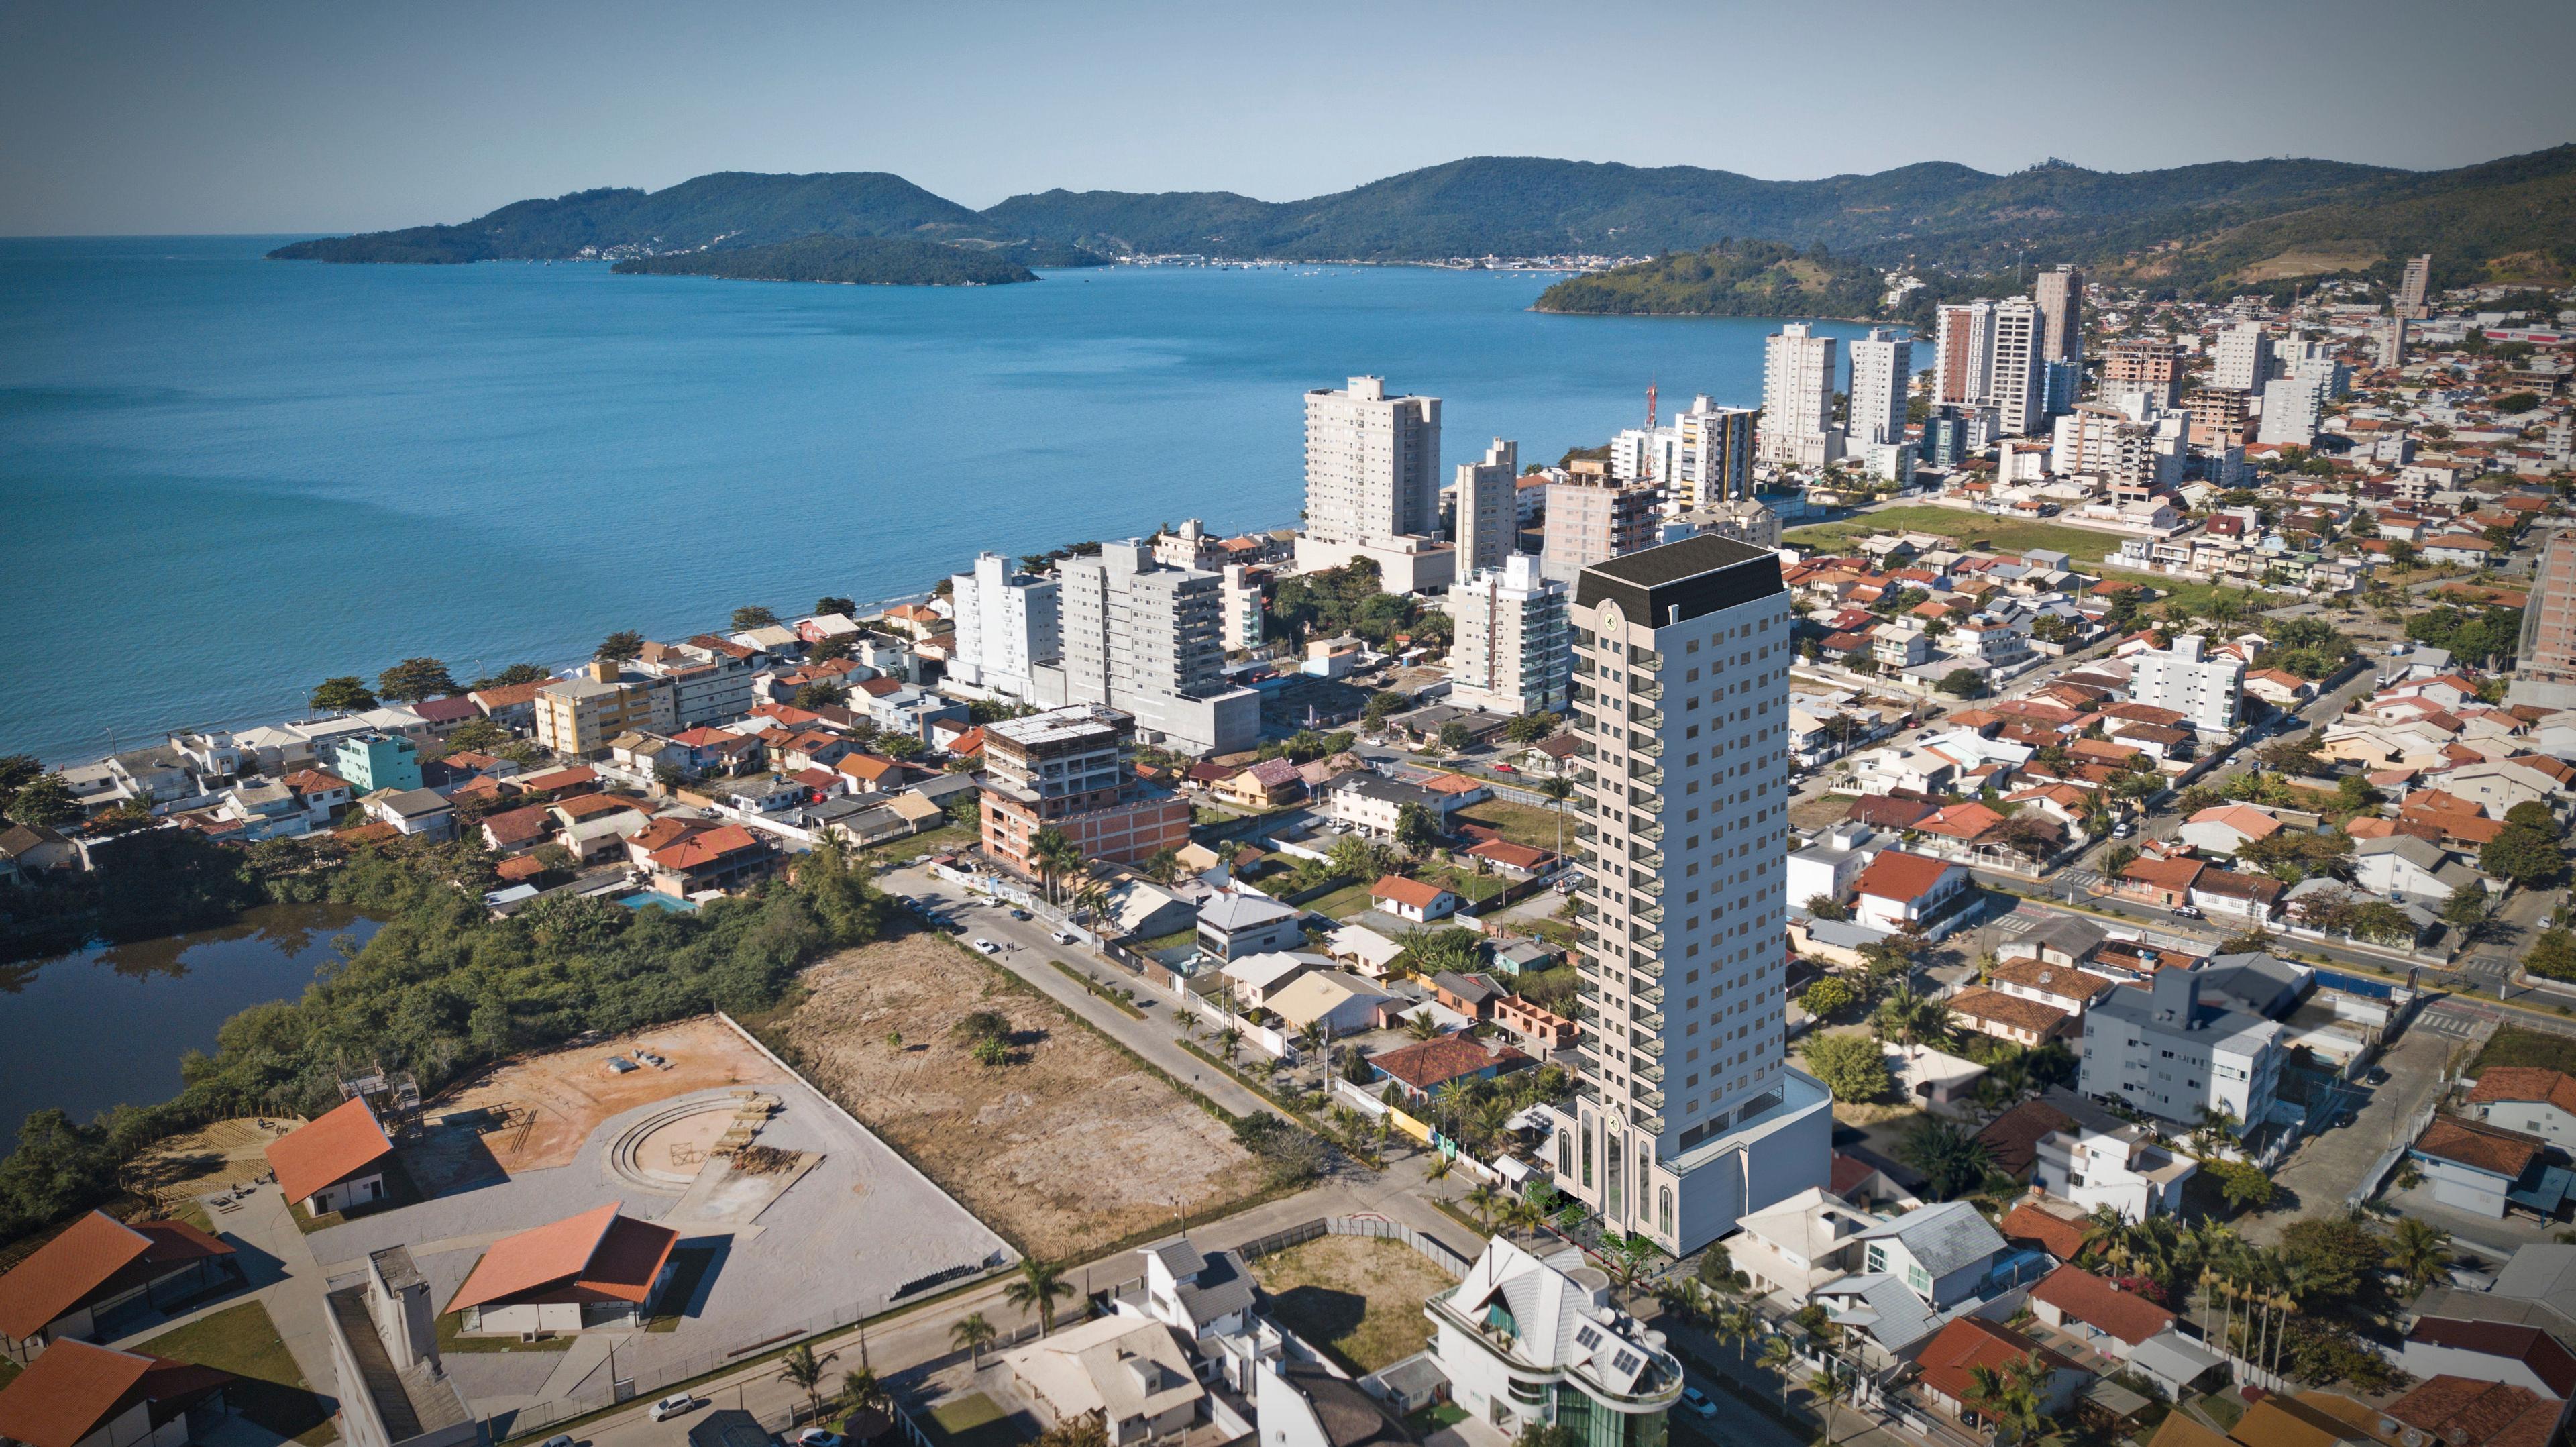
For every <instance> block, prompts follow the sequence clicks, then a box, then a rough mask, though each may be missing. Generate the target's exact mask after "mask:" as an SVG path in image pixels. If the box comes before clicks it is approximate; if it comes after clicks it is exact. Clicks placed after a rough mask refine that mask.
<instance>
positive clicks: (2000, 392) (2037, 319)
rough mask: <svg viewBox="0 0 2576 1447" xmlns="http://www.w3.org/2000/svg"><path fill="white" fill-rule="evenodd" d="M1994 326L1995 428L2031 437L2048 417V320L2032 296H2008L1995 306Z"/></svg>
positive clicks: (1991, 385) (1991, 379) (2006, 433)
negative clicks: (2033, 431) (2046, 351)
mask: <svg viewBox="0 0 2576 1447" xmlns="http://www.w3.org/2000/svg"><path fill="white" fill-rule="evenodd" d="M1993 327H1994V359H1993V363H1992V368H1991V371H1990V372H1989V373H1988V378H1989V380H1988V384H1987V385H1988V387H1989V388H1990V389H1991V396H1990V398H1989V400H1991V401H1992V402H1993V404H1994V407H1995V423H1996V430H1997V431H1999V432H2001V433H2002V434H2003V435H2004V436H2006V437H2027V436H2029V435H2030V434H2031V432H2032V430H2033V429H2035V428H2037V427H2038V426H2039V425H2040V422H2041V420H2042V419H2043V418H2045V417H2046V416H2047V415H2048V358H2047V357H2046V356H2045V355H2044V354H2043V353H2044V351H2045V349H2046V346H2047V340H2048V323H2047V319H2046V318H2044V317H2042V316H2041V315H2040V314H2039V306H2038V304H2037V303H2035V302H2033V301H2031V300H2030V299H2029V298H2028V297H2018V296H2017V297H2009V298H2007V299H2005V300H2003V301H2000V302H1997V303H1996V304H1995V310H1994V317H1993Z"/></svg>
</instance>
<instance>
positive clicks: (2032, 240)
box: [272, 146, 2576, 286]
mask: <svg viewBox="0 0 2576 1447" xmlns="http://www.w3.org/2000/svg"><path fill="white" fill-rule="evenodd" d="M2571 176H2576V146H2560V147H2557V148H2555V149H2552V150H2548V151H2539V152H2534V153H2532V154H2530V155H2526V156H2514V157H2508V158H2505V159H2503V160H2498V161H2491V162H2486V163H2483V164H2481V165H2476V166H2467V167H2461V168H2459V169H2456V170H2450V171H2427V172H2416V171H2399V170H2392V169H2389V168H2386V167H2379V166H2363V165H2354V164H2349V163H2345V162H2339V161H2308V160H2274V161H2241V162H2240V161H2229V162H2217V163H2212V164H2208V165H2198V166H2183V167H2178V168H2175V169H2171V170H2164V171H2141V172H2132V173H2126V174H2115V173H2111V172H2102V171H2088V170H2085V169H2083V168H2081V167H2077V166H2070V165H2066V164H2063V163H2057V162H2052V163H2049V164H2047V165H2044V166H2039V167H2035V168H2033V169H2030V170H2027V171H2020V172H2015V173H2013V174H2011V175H2005V176H1997V175H1989V174H1987V173H1985V172H1982V171H1976V170H1972V169H1970V168H1968V167H1966V166H1959V165H1952V164H1948V163H1942V162H1927V163H1924V164H1920V165H1913V166H1905V167H1901V168H1899V169H1896V170H1892V171H1882V172H1879V173H1878V174H1876V175H1869V176H1833V177H1828V178H1825V179H1823V180H1816V181H1764V180H1758V179H1755V178H1753V177H1750V176H1742V175H1737V174H1735V173H1733V172H1728V171H1712V170H1704V169H1701V168H1698V167H1692V166H1665V167H1636V166H1624V165H1616V164H1603V163H1595V162H1584V161H1558V160H1545V159H1536V158H1528V157H1495V156H1487V157H1475V158H1471V159H1467V160H1461V161H1452V162H1449V163H1448V164H1446V165H1440V166H1432V167H1429V168H1427V169H1424V170H1419V171H1410V172H1407V173H1405V174H1403V175H1400V176H1391V177H1388V178H1387V179H1385V180H1382V181H1374V182H1371V183H1369V184H1368V185H1365V186H1360V187H1356V188H1354V189H1352V190H1348V191H1341V192H1336V193H1334V194H1331V195H1327V196H1317V197H1311V198H1309V199H1306V200H1302V201H1284V202H1273V201H1262V200H1257V199H1255V198H1253V197H1249V196H1242V195H1237V194H1235V193H1232V192H1224V191H1195V192H1121V191H1080V192H1077V191H1062V190H1058V191H1044V192H1037V193H1033V194H1029V195H1022V196H1014V197H1012V198H1010V199H1009V200H1006V201H1004V202H1002V203H1000V204H999V205H996V206H994V207H991V208H990V209H988V210H984V211H980V212H979V211H973V210H969V209H968V208H966V207H964V206H960V205H958V204H956V203H954V202H952V201H948V200H946V199H944V198H942V197H939V196H936V195H933V194H931V193H930V192H928V191H925V190H923V189H922V188H920V187H918V186H915V185H913V184H912V183H911V182H908V181H905V180H904V179H902V178H901V177H898V176H889V175H884V174H881V173H867V172H860V173H847V174H832V175H809V176H765V175H756V174H750V173H743V172H727V173H723V174H719V175H713V176H701V177H698V178H697V179H696V180H693V181H687V182H683V183H681V184H680V185H677V186H674V187H671V188H670V189H668V190H664V191H655V192H650V193H647V192H643V191H636V190H602V191H583V192H577V193H575V194H573V195H570V196H564V197H559V198H556V199H553V200H531V201H521V202H517V203H515V204H513V205H510V206H505V207H503V208H501V209H500V210H498V211H495V212H493V213H491V214H490V215H488V216H484V217H480V218H478V219H476V220H473V221H470V222H465V223H463V224H460V225H446V226H421V227H413V228H411V229H408V230H403V231H387V232H379V233H375V234H372V235H366V236H355V237H341V238H335V239H329V240H322V241H307V242H298V243H296V244H294V245H292V246H285V247H281V248H279V249H278V250H277V251H276V252H274V253H272V254H273V255H276V256H279V257H283V258H302V259H318V260H327V261H475V260H482V259H487V258H526V259H555V258H569V257H580V256H606V257H612V258H614V257H619V256H637V255H650V254H658V253H663V252H672V251H684V250H693V249H701V248H710V247H743V246H766V245H775V244H778V243H780V242H785V241H793V240H797V239H799V238H802V237H806V236H811V235H818V234H819V235H828V236H843V237H861V236H879V237H898V238H906V239H911V240H918V241H934V242H980V243H985V244H987V245H995V244H1005V245H1006V244H1011V243H1020V242H1039V243H1049V244H1058V245H1072V246H1079V247H1085V248H1089V249H1090V250H1093V251H1097V252H1103V253H1109V254H1117V253H1125V252H1143V253H1174V252H1181V253H1190V252H1195V253H1201V254H1206V255H1211V256H1223V257H1231V258H1246V259H1248V258H1256V257H1259V258H1275V259H1282V260H1309V261H1312V260H1356V261H1384V262H1402V261H1436V260H1446V259H1451V258H1457V257H1476V256H1487V255H1493V256H1544V255H1563V254H1567V253H1578V252H1580V253H1596V254H1599V253H1606V254H1611V255H1622V254H1624V255H1631V256H1637V255H1661V254H1663V253H1668V252H1679V251H1688V252H1700V251H1702V250H1703V249H1704V248H1706V247H1709V246H1711V245H1714V244H1716V243H1719V242H1721V241H1724V240H1727V239H1729V238H1760V239H1762V240H1765V241H1772V242H1777V243H1780V244H1782V245H1784V246H1791V247H1795V248H1797V249H1798V250H1799V251H1800V252H1802V253H1804V252H1810V251H1812V250H1813V249H1814V248H1816V247H1818V246H1822V247H1824V248H1826V249H1827V251H1828V253H1829V254H1831V255H1834V256H1848V257H1850V258H1852V259H1853V260H1855V261H1867V262H1871V263H1875V264H1879V265H1896V264H1899V263H1903V262H1905V261H1907V260H1909V259H1910V260H1911V261H1912V262H1914V263H1915V264H1916V265H1918V266H1924V267H1937V268H1943V269H1947V270H1951V271H1980V270H2001V269H2006V268H2009V267H2011V266H2012V265H2014V264H2015V262H2016V261H2017V260H2018V259H2021V258H2023V257H2025V256H2026V257H2027V258H2028V259H2029V260H2031V261H2073V262H2081V263H2085V264H2088V265H2090V266H2093V267H2094V268H2096V270H2097V271H2099V272H2100V273H2102V274H2104V275H2108V276H2116V275H2121V274H2128V275H2134V276H2136V277H2138V278H2140V279H2148V280H2152V279H2156V278H2159V277H2163V278H2170V279H2171V280H2172V281H2173V283H2174V284H2176V285H2181V286H2217V285H2222V284H2225V283H2227V282H2229V281H2231V280H2234V279H2239V278H2251V279H2256V280H2260V279H2264V278H2266V277H2269V276H2280V275H2291V274H2313V273H2315V272H2319V271H2330V270H2337V269H2346V270H2368V269H2372V268H2374V267H2378V266H2385V265H2393V264H2394V262H2393V259H2394V258H2395V257H2398V256H2400V255H2403V254H2404V253H2405V252H2406V251H2407V250H2409V249H2410V248H2411V249H2415V250H2431V251H2433V252H2434V253H2435V254H2436V256H2437V257H2439V258H2441V263H2440V264H2441V266H2442V268H2443V270H2444V272H2445V277H2444V279H2445V280H2448V281H2453V282H2456V281H2460V280H2466V279H2469V277H2470V276H2471V275H2474V274H2482V272H2483V271H2484V269H2486V268H2487V267H2488V264H2489V263H2491V262H2492V263H2500V264H2501V265H2503V266H2506V267H2515V266H2519V267H2522V268H2523V269H2524V271H2525V272H2526V273H2527V274H2529V275H2530V276H2531V277H2532V278H2533V279H2546V275H2547V273H2549V272H2550V271H2551V270H2552V269H2557V270H2562V271H2565V272H2566V273H2568V274H2570V275H2576V231H2571V229H2570V228H2569V226H2568V225H2567V222H2568V219H2569V209H2568V208H2569V197H2570V195H2571V189H2570V186H2571ZM2301 268H2305V269H2306V270H2305V271H2304V272H2302V271H2301Z"/></svg>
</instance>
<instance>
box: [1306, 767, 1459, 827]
mask: <svg viewBox="0 0 2576 1447" xmlns="http://www.w3.org/2000/svg"><path fill="white" fill-rule="evenodd" d="M1407 804H1419V805H1421V806H1422V807H1423V808H1425V809H1428V810H1430V811H1431V817H1432V818H1433V819H1434V820H1437V821H1438V822H1439V824H1440V827H1441V828H1442V829H1444V830H1445V829H1446V828H1447V827H1448V820H1449V811H1450V810H1451V809H1452V808H1455V807H1459V805H1458V802H1457V796H1455V795H1452V794H1444V793H1440V792H1437V791H1435V790H1431V789H1426V788H1423V787H1422V786H1421V785H1419V784H1407V783H1404V782H1402V781H1400V780H1396V779H1389V778H1384V777H1381V776H1380V775H1377V774H1373V773H1370V772H1368V771H1367V770H1365V769H1356V770H1353V771H1352V772H1350V773H1347V774H1343V775H1341V776H1339V777H1338V778H1335V779H1333V780H1331V781H1330V782H1328V783H1326V784H1325V785H1324V817H1325V818H1327V819H1330V820H1332V821H1333V822H1334V823H1337V824H1341V825H1343V826H1345V827H1347V828H1351V829H1356V830H1359V831H1360V832H1362V833H1364V834H1370V835H1375V836H1377V837H1379V838H1392V837H1394V835H1395V826H1396V821H1397V819H1398V817H1399V816H1400V815H1401V813H1402V811H1403V809H1404V806H1405V805H1407Z"/></svg>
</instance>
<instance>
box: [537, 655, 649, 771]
mask: <svg viewBox="0 0 2576 1447" xmlns="http://www.w3.org/2000/svg"><path fill="white" fill-rule="evenodd" d="M672 700H673V690H672V686H671V680H669V679H667V678H652V677H646V676H642V675H637V676H634V677H629V676H627V675H626V674H625V673H624V672H623V671H622V670H621V669H620V668H619V667H618V666H617V664H616V663H614V662H612V661H610V660H608V659H605V658H601V659H594V660H593V661H592V662H591V664H590V666H589V667H588V668H587V669H585V670H583V672H582V673H581V674H580V675H579V676H578V677H574V678H559V679H556V680H555V681H554V682H552V683H549V684H545V685H543V686H542V687H540V688H538V690H537V696H536V699H535V703H536V706H537V742H538V743H540V744H543V745H545V746H546V747H547V748H549V749H552V750H554V751H555V752H556V753H558V754H560V755H562V756H563V757H565V758H568V759H599V758H606V757H607V756H608V745H609V742H610V740H612V739H615V738H616V737H617V736H618V735H619V734H622V733H625V732H626V731H627V730H629V729H633V730H636V731H638V732H642V733H648V734H668V733H670V732H671V731H672V730H673V729H675V728H677V727H678V726H679V725H678V723H677V722H676V718H677V715H676V714H675V712H674V709H673V701H672Z"/></svg>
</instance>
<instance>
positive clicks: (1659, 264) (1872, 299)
mask: <svg viewBox="0 0 2576 1447" xmlns="http://www.w3.org/2000/svg"><path fill="white" fill-rule="evenodd" d="M1885 291H1886V284H1885V283H1884V282H1883V281H1882V280H1881V279H1880V277H1879V273H1878V268H1876V267H1874V266H1871V265H1868V264H1867V263H1865V262H1856V261H1847V260H1843V259H1841V258H1838V257H1835V256H1833V255H1831V254H1830V253H1827V252H1824V251H1821V250H1819V251H1816V252H1813V253H1808V254H1803V255H1802V254H1801V253H1799V252H1798V251H1797V250H1796V249H1795V248H1793V247H1787V246H1782V245H1780V244H1779V243H1777V242H1771V241H1733V242H1725V243H1721V244H1719V245H1716V246H1710V247H1705V248H1702V249H1701V250H1698V251H1675V252H1669V253H1667V254H1665V255H1663V256H1659V257H1657V258H1655V259H1654V260H1652V261H1648V262H1641V263H1639V264H1637V265H1635V266H1622V267H1616V268H1613V269H1612V270H1609V271H1598V272H1593V273H1591V274H1589V275H1585V276H1573V277H1568V278H1566V279H1565V280H1563V281H1560V282H1558V283H1557V284H1556V285H1554V286H1551V287H1549V288H1548V289H1547V290H1546V291H1545V292H1544V293H1542V294H1540V296H1539V299H1538V309H1539V310H1540V311H1543V312H1592V313H1608V314H1615V315H1628V316H1717V317H1872V316H1876V315H1878V312H1879V299H1880V297H1881V296H1882V295H1883V294H1884V293H1885Z"/></svg>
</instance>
